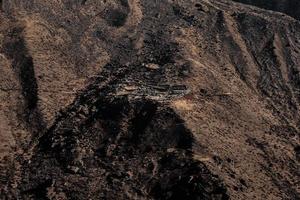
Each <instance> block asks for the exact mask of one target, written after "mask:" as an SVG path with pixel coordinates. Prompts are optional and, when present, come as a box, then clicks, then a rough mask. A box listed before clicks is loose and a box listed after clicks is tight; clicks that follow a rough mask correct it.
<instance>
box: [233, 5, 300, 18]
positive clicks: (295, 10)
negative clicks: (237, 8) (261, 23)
mask: <svg viewBox="0 0 300 200" xmlns="http://www.w3.org/2000/svg"><path fill="white" fill-rule="evenodd" d="M234 1H237V2H241V3H245V4H249V5H254V6H258V7H260V8H264V9H267V10H273V11H277V12H282V13H285V14H287V15H290V16H291V17H294V18H295V19H298V20H300V1H298V0H263V1H262V0H234Z"/></svg>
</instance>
